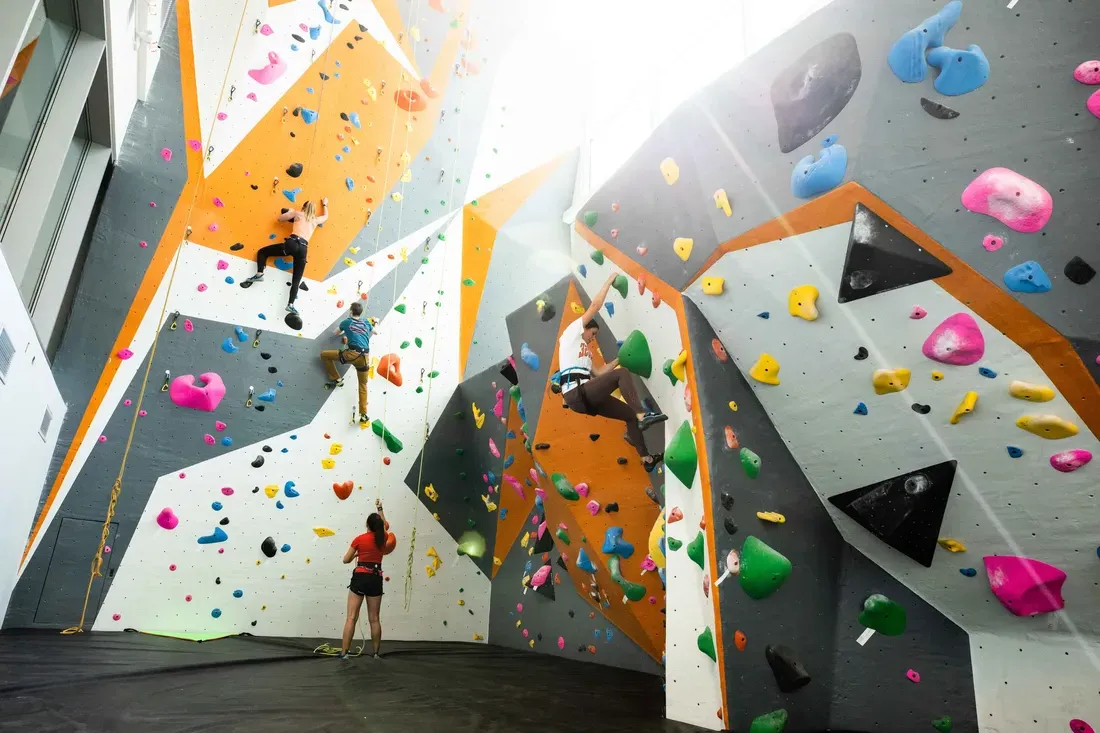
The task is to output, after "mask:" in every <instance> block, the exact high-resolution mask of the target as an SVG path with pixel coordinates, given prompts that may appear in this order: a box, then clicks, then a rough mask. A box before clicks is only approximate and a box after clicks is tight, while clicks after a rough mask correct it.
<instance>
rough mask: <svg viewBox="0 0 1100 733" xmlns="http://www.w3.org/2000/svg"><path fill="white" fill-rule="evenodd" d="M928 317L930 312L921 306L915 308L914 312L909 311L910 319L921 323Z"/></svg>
mask: <svg viewBox="0 0 1100 733" xmlns="http://www.w3.org/2000/svg"><path fill="white" fill-rule="evenodd" d="M926 315H928V311H926V310H925V309H924V308H921V307H920V306H919V305H915V306H913V310H911V311H909V317H910V318H912V319H913V320H914V321H919V320H920V319H922V318H924V317H925V316H926Z"/></svg>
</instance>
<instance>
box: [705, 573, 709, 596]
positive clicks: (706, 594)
mask: <svg viewBox="0 0 1100 733" xmlns="http://www.w3.org/2000/svg"><path fill="white" fill-rule="evenodd" d="M703 595H704V596H705V597H707V598H710V576H709V575H706V574H704V575H703Z"/></svg>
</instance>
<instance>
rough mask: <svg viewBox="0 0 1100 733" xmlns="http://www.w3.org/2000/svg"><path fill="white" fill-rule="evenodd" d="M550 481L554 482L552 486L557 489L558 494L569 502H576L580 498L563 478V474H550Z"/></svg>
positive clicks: (571, 485) (567, 480)
mask: <svg viewBox="0 0 1100 733" xmlns="http://www.w3.org/2000/svg"><path fill="white" fill-rule="evenodd" d="M550 480H551V481H553V482H554V486H555V488H557V490H558V493H559V494H561V495H562V496H564V497H565V498H566V499H568V500H569V501H576V500H577V499H579V498H581V495H580V494H578V493H577V490H576V489H574V488H573V484H571V483H569V479H567V478H566V477H565V474H564V473H555V474H551V476H550Z"/></svg>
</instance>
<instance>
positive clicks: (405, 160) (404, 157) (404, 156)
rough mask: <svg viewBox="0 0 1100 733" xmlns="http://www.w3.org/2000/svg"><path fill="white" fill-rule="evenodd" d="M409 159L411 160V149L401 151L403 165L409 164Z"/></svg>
mask: <svg viewBox="0 0 1100 733" xmlns="http://www.w3.org/2000/svg"><path fill="white" fill-rule="evenodd" d="M409 160H410V158H409V151H408V150H406V151H405V152H403V153H401V158H400V161H401V165H408V164H409Z"/></svg>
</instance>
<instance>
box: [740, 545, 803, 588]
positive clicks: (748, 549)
mask: <svg viewBox="0 0 1100 733" xmlns="http://www.w3.org/2000/svg"><path fill="white" fill-rule="evenodd" d="M790 575H791V561H790V560H788V559H787V558H786V557H784V556H783V555H782V554H780V553H779V552H777V551H776V550H775V549H773V548H771V547H769V546H768V545H767V544H766V543H764V542H763V541H761V540H759V539H757V538H756V537H753V536H751V535H750V536H749V537H747V538H745V543H744V544H743V545H741V572H740V574H739V575H738V576H737V577H738V581H739V582H740V584H741V589H742V590H744V591H745V594H746V595H748V596H749V597H750V598H754V599H756V600H758V601H759V600H762V599H764V598H767V597H768V596H770V595H772V594H773V593H775V592H776V591H777V590H779V588H780V586H782V585H783V584H784V583H785V582H787V578H789V577H790Z"/></svg>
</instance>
